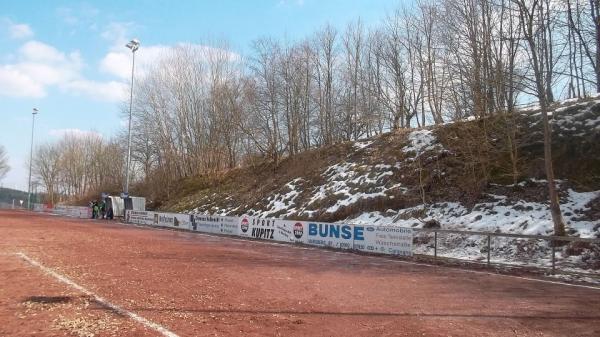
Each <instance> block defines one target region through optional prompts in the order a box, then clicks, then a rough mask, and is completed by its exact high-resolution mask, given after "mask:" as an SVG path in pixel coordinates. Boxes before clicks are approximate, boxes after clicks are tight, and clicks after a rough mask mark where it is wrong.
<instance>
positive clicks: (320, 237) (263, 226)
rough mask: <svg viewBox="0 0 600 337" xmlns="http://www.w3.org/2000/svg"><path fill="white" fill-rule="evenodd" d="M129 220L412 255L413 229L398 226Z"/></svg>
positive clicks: (165, 217)
mask: <svg viewBox="0 0 600 337" xmlns="http://www.w3.org/2000/svg"><path fill="white" fill-rule="evenodd" d="M125 221H126V222H128V223H134V224H141V225H151V226H159V227H168V228H178V229H184V230H191V231H195V232H203V233H209V234H222V235H232V236H238V237H244V238H251V239H258V240H267V241H278V242H285V243H301V244H306V245H311V246H317V247H329V248H335V249H351V250H358V251H364V252H373V253H380V254H389V255H401V256H412V241H413V237H412V230H411V229H410V228H401V227H394V226H353V225H348V224H332V223H323V222H318V223H317V222H311V221H291V220H281V219H265V218H255V217H249V216H242V217H230V216H214V215H200V214H196V215H186V214H173V213H157V212H150V211H131V210H127V211H126V215H125Z"/></svg>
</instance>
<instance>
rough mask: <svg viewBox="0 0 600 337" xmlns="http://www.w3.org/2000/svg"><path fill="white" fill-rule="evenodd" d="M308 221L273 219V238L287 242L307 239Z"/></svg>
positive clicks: (305, 240) (304, 241) (298, 241)
mask: <svg viewBox="0 0 600 337" xmlns="http://www.w3.org/2000/svg"><path fill="white" fill-rule="evenodd" d="M307 230H308V223H306V222H303V221H292V220H275V233H274V235H273V236H274V240H275V241H280V242H288V243H306V242H307V241H308V239H307V238H308V232H307Z"/></svg>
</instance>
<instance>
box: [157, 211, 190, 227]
mask: <svg viewBox="0 0 600 337" xmlns="http://www.w3.org/2000/svg"><path fill="white" fill-rule="evenodd" d="M152 224H153V225H155V226H160V227H169V228H180V229H187V230H191V229H192V221H191V216H190V215H189V214H178V213H154V219H153V223H152Z"/></svg>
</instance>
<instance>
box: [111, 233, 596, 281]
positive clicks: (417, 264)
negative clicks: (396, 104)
mask: <svg viewBox="0 0 600 337" xmlns="http://www.w3.org/2000/svg"><path fill="white" fill-rule="evenodd" d="M120 224H124V225H126V226H134V227H138V228H149V229H158V230H165V231H169V230H170V229H171V228H159V227H154V226H148V225H137V224H125V223H120ZM171 232H173V231H172V230H171ZM183 232H184V233H190V234H195V235H200V236H208V237H213V238H215V237H216V238H222V239H225V240H232V241H241V242H247V243H258V244H261V245H268V246H285V247H292V248H294V249H305V250H306V249H307V250H315V251H323V252H328V253H334V254H343V255H357V256H362V257H366V258H370V259H377V260H380V261H381V260H385V261H389V262H395V263H400V264H409V265H414V266H421V267H429V268H444V269H450V270H453V271H457V272H466V273H474V274H482V275H488V276H502V277H508V278H513V279H519V280H527V281H532V282H540V283H548V284H556V285H563V286H568V287H575V288H584V289H592V290H598V291H600V287H595V286H587V285H583V284H572V283H566V282H561V281H552V280H544V279H539V278H532V277H525V276H516V275H507V274H499V273H491V272H488V271H480V270H471V269H463V268H456V267H452V266H443V265H434V264H427V263H422V262H412V261H404V260H397V259H390V258H388V257H384V256H371V255H362V254H355V253H353V252H352V251H344V250H339V251H327V250H324V249H321V248H318V247H305V246H297V245H295V244H289V243H286V242H277V241H260V240H250V239H244V238H239V237H230V236H224V235H214V234H211V233H202V232H194V231H183Z"/></svg>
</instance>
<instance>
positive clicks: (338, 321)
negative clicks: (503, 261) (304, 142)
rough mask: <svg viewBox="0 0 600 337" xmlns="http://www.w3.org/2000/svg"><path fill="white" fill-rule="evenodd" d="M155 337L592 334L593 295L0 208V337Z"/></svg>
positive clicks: (595, 317)
mask: <svg viewBox="0 0 600 337" xmlns="http://www.w3.org/2000/svg"><path fill="white" fill-rule="evenodd" d="M27 258H28V259H30V260H29V261H28V260H27ZM31 261H33V262H31ZM35 263H37V264H35ZM59 278H62V279H63V281H61V280H59ZM65 279H68V280H70V281H71V282H73V284H76V285H77V286H79V287H83V288H85V289H86V291H87V292H85V291H82V290H81V288H78V287H77V286H73V284H71V285H69V284H66V283H65V281H64V280H65ZM99 298H101V300H100V301H99V300H98V299H99ZM107 303H109V304H110V305H107ZM111 306H112V308H111ZM115 306H118V307H119V308H121V309H122V310H121V311H119V310H115ZM128 313H131V314H133V315H137V316H136V317H138V318H140V319H139V320H137V321H136V320H135V319H133V318H132V317H131V315H129V314H128ZM140 320H142V321H143V322H146V323H147V324H146V323H140V322H139V321H140ZM156 327H159V328H162V329H163V330H161V331H162V332H160V331H158V330H157V329H156ZM165 331H166V332H165ZM169 331H170V332H171V333H172V334H171V335H169ZM161 335H165V336H600V289H590V288H585V287H577V286H568V285H563V284H552V283H547V282H540V281H535V280H526V279H519V278H515V277H508V276H502V275H493V274H486V273H474V272H469V271H464V270H459V269H451V268H446V267H434V266H423V265H416V264H409V263H405V262H401V261H397V262H395V261H390V260H389V259H385V258H380V257H373V256H362V255H356V254H351V253H342V252H332V251H326V250H319V249H313V248H303V247H294V246H288V245H278V244H269V243H261V242H254V241H244V240H237V239H233V238H225V237H215V236H208V235H202V234H194V233H183V232H176V231H169V230H159V229H149V228H139V227H133V226H126V225H121V224H116V223H108V222H102V221H92V220H75V219H66V218H61V217H56V216H51V215H39V214H31V213H25V212H20V211H0V336H86V337H87V336H161Z"/></svg>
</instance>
